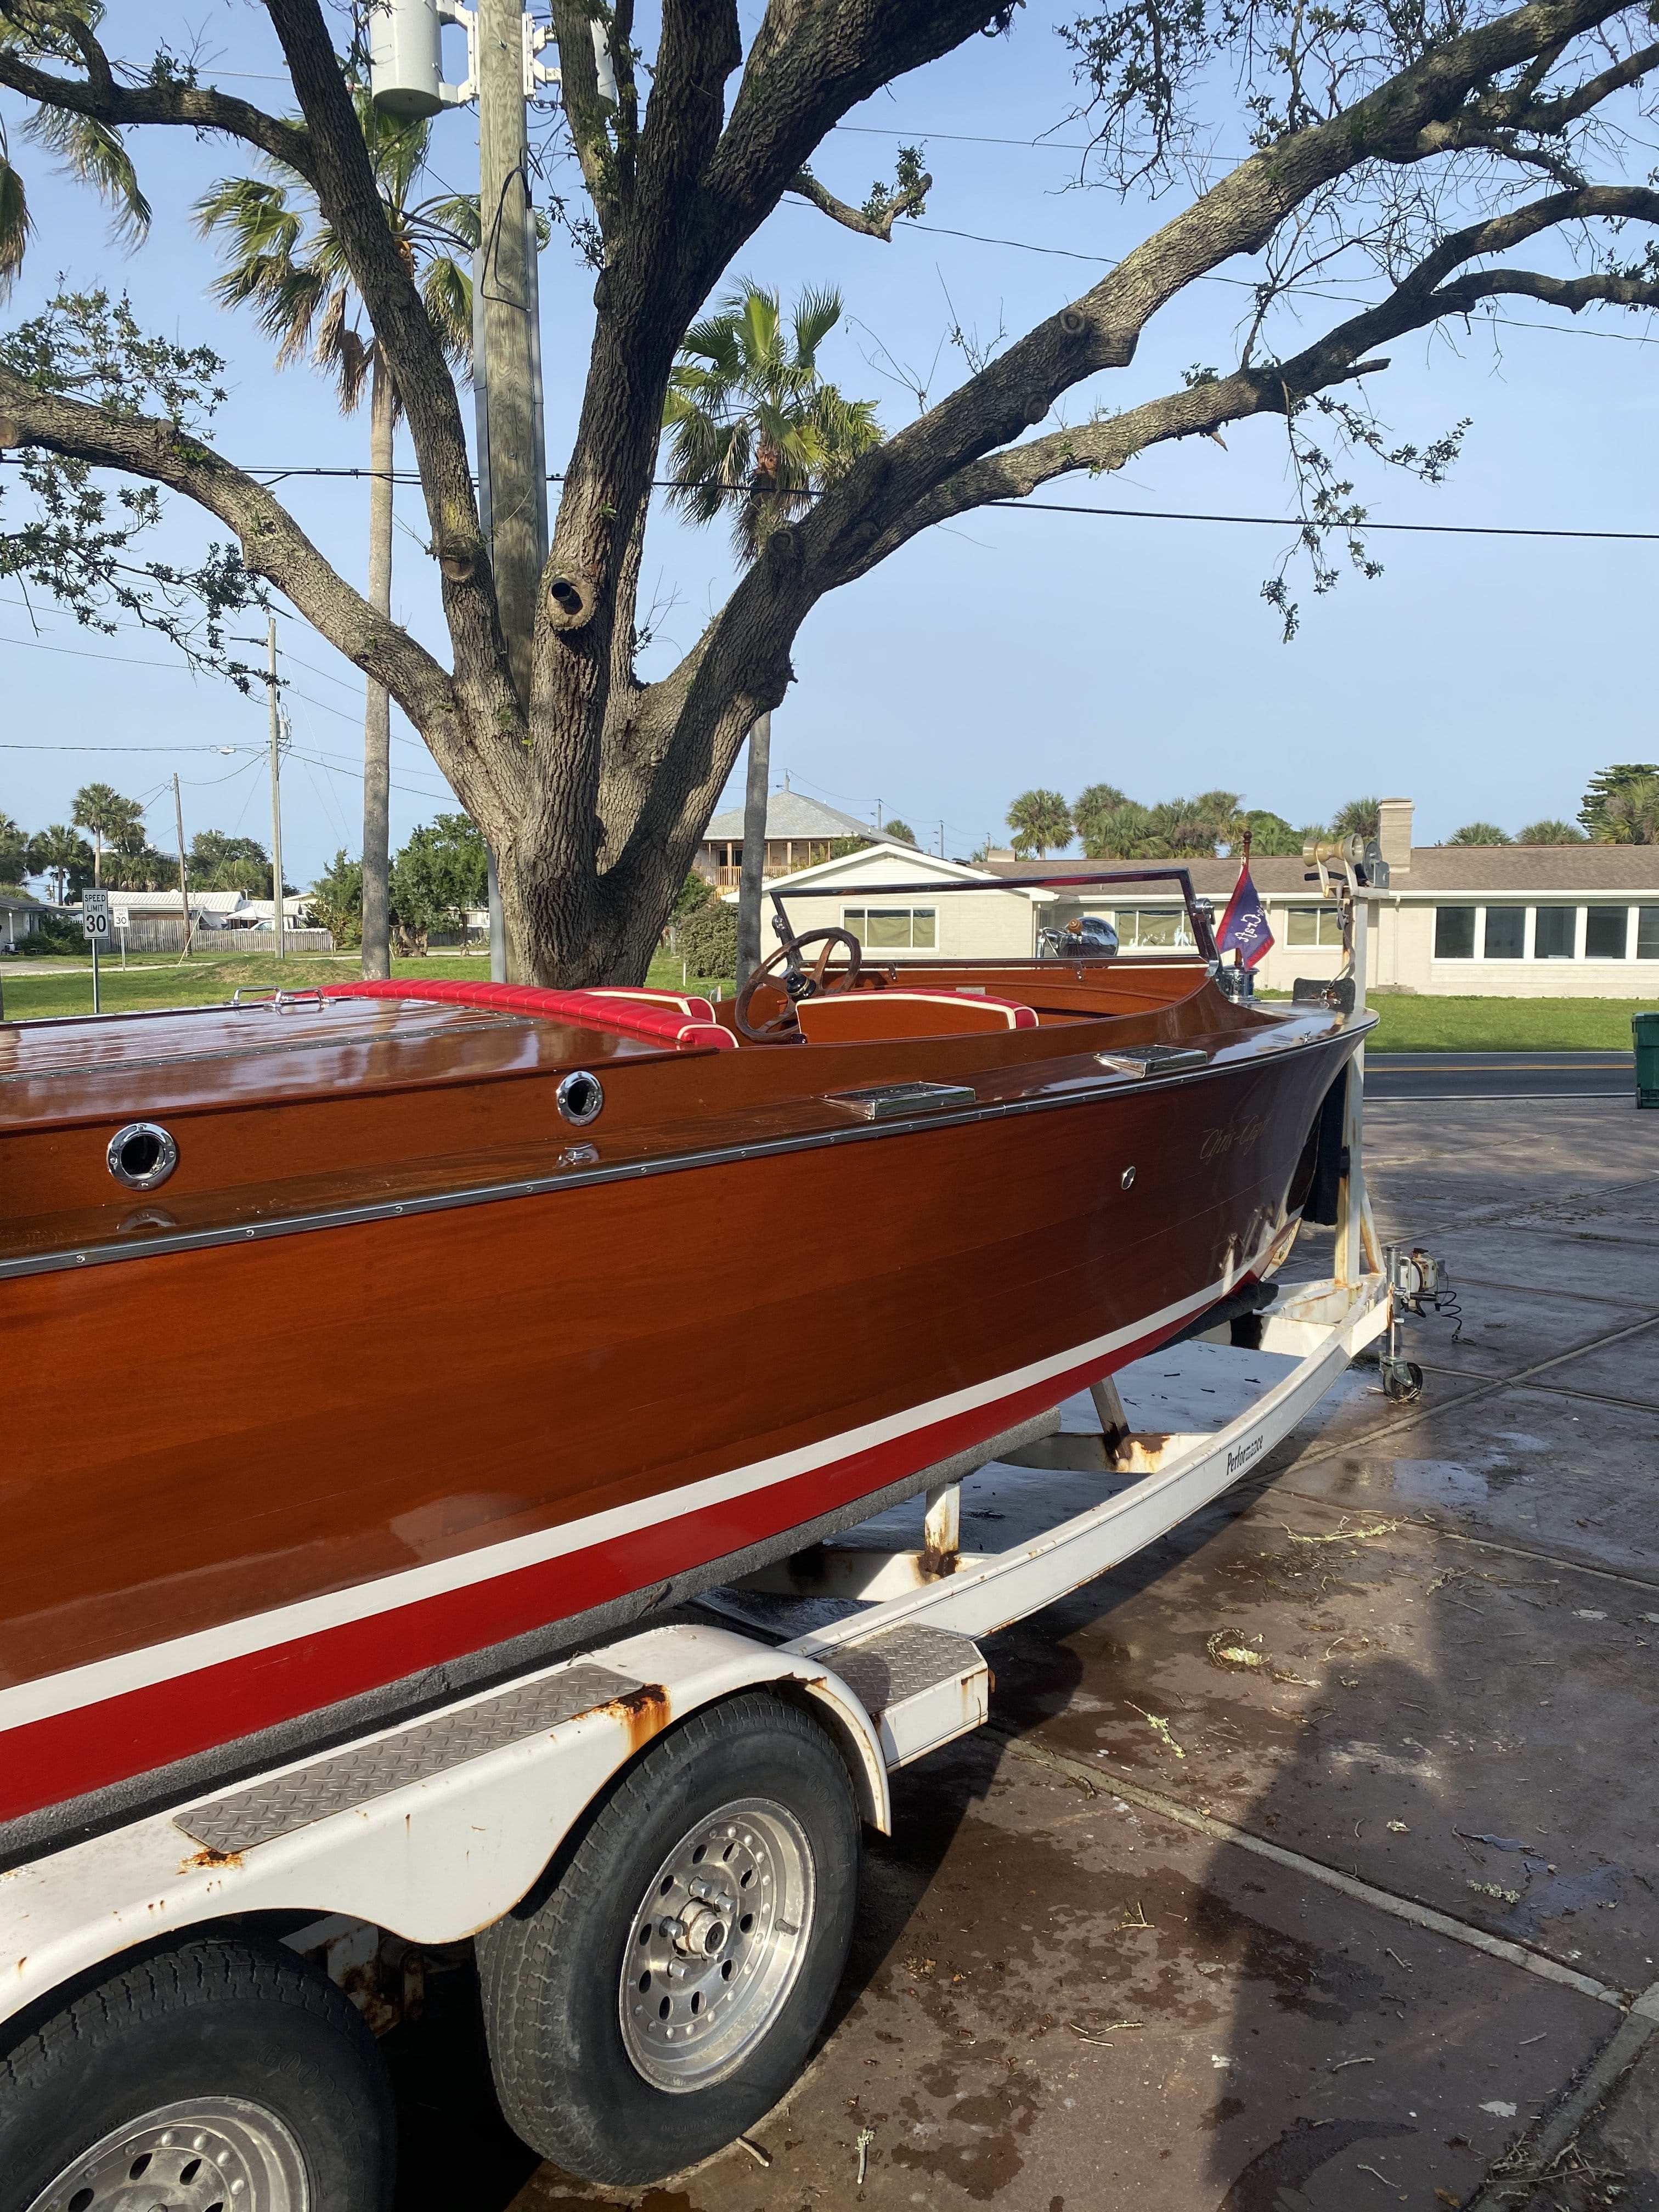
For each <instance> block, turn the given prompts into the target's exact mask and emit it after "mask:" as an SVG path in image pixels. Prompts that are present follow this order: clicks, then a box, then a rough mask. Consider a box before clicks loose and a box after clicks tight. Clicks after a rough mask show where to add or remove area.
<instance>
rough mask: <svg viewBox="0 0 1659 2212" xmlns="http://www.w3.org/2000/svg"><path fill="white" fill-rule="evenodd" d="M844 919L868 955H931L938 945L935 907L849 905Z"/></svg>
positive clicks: (937, 919) (937, 915)
mask: <svg viewBox="0 0 1659 2212" xmlns="http://www.w3.org/2000/svg"><path fill="white" fill-rule="evenodd" d="M841 919H842V927H843V928H844V929H849V930H850V931H851V932H852V933H853V935H854V937H856V938H857V939H858V941H859V943H860V945H863V947H864V949H865V951H866V952H932V951H934V950H935V949H936V947H937V946H938V944H939V908H937V907H936V906H849V907H846V908H842V917H841Z"/></svg>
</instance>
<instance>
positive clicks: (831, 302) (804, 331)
mask: <svg viewBox="0 0 1659 2212" xmlns="http://www.w3.org/2000/svg"><path fill="white" fill-rule="evenodd" d="M841 311H842V297H841V294H840V293H839V292H838V291H837V290H836V288H835V286H834V285H833V284H830V285H826V286H825V287H824V289H823V290H822V291H817V292H815V291H813V290H811V289H810V288H809V289H807V290H806V291H805V292H803V293H802V294H801V295H800V298H799V301H797V302H796V305H795V356H796V358H797V360H798V361H799V362H800V363H801V364H802V366H803V367H805V368H808V369H811V368H816V366H817V350H818V348H819V347H820V346H821V345H822V344H823V341H824V340H825V338H827V337H829V333H830V331H833V330H834V329H835V327H836V324H837V323H838V322H839V321H840V320H841Z"/></svg>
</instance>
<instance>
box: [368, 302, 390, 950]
mask: <svg viewBox="0 0 1659 2212" xmlns="http://www.w3.org/2000/svg"><path fill="white" fill-rule="evenodd" d="M370 387H371V388H370V397H369V415H368V419H369V434H368V436H369V471H370V472H369V484H368V604H369V605H370V606H372V607H373V608H374V611H375V613H376V614H380V615H386V616H390V614H391V612H392V462H393V459H394V458H395V453H396V447H395V444H394V441H393V435H392V429H393V425H392V401H393V392H392V373H391V371H390V370H389V369H388V368H387V367H386V362H385V361H384V360H383V359H382V357H381V353H380V347H379V346H376V347H375V349H374V368H373V369H372V370H371V372H370ZM391 810H392V699H391V695H390V694H389V693H388V692H387V690H386V686H385V684H377V683H376V682H375V681H374V678H373V677H372V676H371V677H370V678H368V683H367V684H366V686H365V689H364V696H363V974H364V975H365V976H366V977H368V978H369V979H371V980H373V979H374V978H377V977H385V976H387V975H391V973H392V957H391V919H390V916H389V914H388V912H387V907H388V899H387V891H386V880H387V876H388V872H389V870H390V865H391V858H392V853H391V842H392V841H391V836H390V830H389V826H388V825H389V821H390V816H391Z"/></svg>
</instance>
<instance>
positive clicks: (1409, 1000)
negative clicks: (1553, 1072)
mask: <svg viewBox="0 0 1659 2212" xmlns="http://www.w3.org/2000/svg"><path fill="white" fill-rule="evenodd" d="M1370 1003H1371V1006H1372V1009H1373V1011H1374V1012H1376V1013H1377V1014H1379V1015H1380V1016H1381V1017H1382V1021H1381V1024H1380V1026H1379V1027H1378V1029H1377V1030H1376V1036H1374V1038H1373V1040H1372V1042H1370V1045H1368V1046H1367V1048H1366V1049H1367V1050H1368V1051H1370V1052H1628V1051H1629V1050H1630V1049H1631V1033H1630V1018H1631V1016H1632V1013H1634V1012H1637V1011H1638V1009H1639V1008H1640V1007H1641V1006H1643V1005H1644V1003H1645V1004H1647V1005H1650V1006H1659V990H1656V992H1655V994H1654V995H1653V997H1652V998H1651V999H1650V1000H1646V1001H1644V1000H1640V999H1431V998H1426V997H1425V998H1418V997H1414V996H1407V995H1406V994H1403V993H1402V994H1395V993H1393V992H1389V991H1385V992H1384V993H1383V995H1382V996H1381V997H1380V998H1377V999H1373V1000H1371V1002H1370Z"/></svg>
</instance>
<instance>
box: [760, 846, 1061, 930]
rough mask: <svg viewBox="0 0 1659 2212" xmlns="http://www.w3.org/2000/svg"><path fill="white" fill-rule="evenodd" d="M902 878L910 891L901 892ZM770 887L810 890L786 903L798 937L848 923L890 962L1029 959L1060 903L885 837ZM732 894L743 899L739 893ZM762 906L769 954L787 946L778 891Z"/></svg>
mask: <svg viewBox="0 0 1659 2212" xmlns="http://www.w3.org/2000/svg"><path fill="white" fill-rule="evenodd" d="M869 834H870V833H869V832H868V831H866V836H868V835H869ZM934 884H951V885H955V884H986V885H987V889H986V890H983V891H975V890H954V889H953V890H951V891H950V892H949V893H947V894H946V895H945V896H939V895H938V894H937V893H932V891H931V887H932V886H933V885H934ZM894 885H899V886H901V887H902V888H900V889H898V890H894V889H893V888H892V886H894ZM767 890H768V891H769V892H770V891H774V890H787V891H790V892H803V893H805V894H807V896H800V897H795V898H793V899H790V900H788V901H787V902H786V903H787V913H788V915H789V921H790V926H791V927H793V929H794V931H795V932H796V933H797V935H799V936H801V937H804V936H805V934H806V933H807V931H808V930H809V929H831V928H835V929H845V930H848V931H850V932H851V933H852V934H853V935H854V937H856V938H857V939H858V940H859V943H860V945H863V946H864V948H865V950H866V953H868V954H869V955H870V956H871V957H879V958H880V959H881V960H882V961H883V962H888V961H905V960H939V959H945V960H954V959H969V960H975V959H984V960H994V959H999V958H1000V959H1019V960H1023V959H1029V958H1030V955H1031V954H1032V953H1033V952H1034V951H1036V931H1037V926H1038V925H1037V921H1036V916H1037V915H1038V914H1039V913H1042V912H1043V911H1044V909H1046V908H1049V907H1051V906H1053V905H1054V893H1053V892H1050V891H1044V890H1024V889H1023V888H1016V889H1015V890H1004V889H1000V888H999V887H998V885H997V880H996V878H995V876H994V874H993V873H992V872H990V871H989V870H988V869H986V868H981V867H975V866H969V863H968V862H966V861H964V860H941V859H940V858H939V855H938V854H936V853H923V852H919V851H918V850H917V848H915V846H914V845H895V844H891V843H889V842H887V841H886V840H883V841H882V842H879V843H871V844H868V845H866V846H864V847H862V848H860V850H859V851H858V852H856V853H843V854H842V855H841V856H840V857H839V859H836V860H821V861H819V862H818V863H817V866H814V867H810V868H798V869H797V870H796V871H795V872H793V874H792V875H790V876H789V877H788V878H787V881H785V880H784V879H781V878H776V877H775V878H772V879H771V881H770V882H769V884H768V885H767ZM724 896H725V897H726V901H727V902H728V903H730V904H735V903H736V902H737V896H738V894H737V892H736V890H728V891H726V893H725V894H724ZM762 908H763V912H762V921H761V948H762V951H763V952H767V953H769V952H770V951H772V950H773V948H774V947H775V945H776V942H777V939H776V938H775V936H774V934H773V931H772V914H771V901H770V899H769V898H766V899H764V900H763V902H762ZM1046 918H1047V917H1046V915H1045V919H1046Z"/></svg>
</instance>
